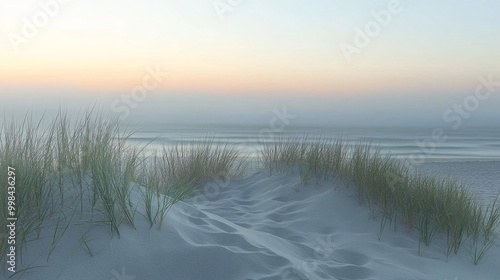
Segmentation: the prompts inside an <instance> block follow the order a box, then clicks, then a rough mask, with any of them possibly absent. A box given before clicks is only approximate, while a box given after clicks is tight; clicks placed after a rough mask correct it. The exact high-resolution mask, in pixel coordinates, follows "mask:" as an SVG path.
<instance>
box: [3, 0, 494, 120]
mask: <svg viewBox="0 0 500 280" xmlns="http://www.w3.org/2000/svg"><path fill="white" fill-rule="evenodd" d="M499 10H500V2H498V1H494V0H480V1H465V0H458V1H457V0H455V1H451V0H444V1H429V0H422V1H409V0H384V1H379V0H376V1H346V0H344V1H339V0H275V1H263V0H261V1H258V0H143V1H137V0H120V1H116V0H100V1H97V0H85V1H83V0H64V1H63V0H36V1H31V0H17V1H7V0H0V36H1V37H0V102H1V103H2V106H1V107H3V108H0V110H4V111H9V110H13V108H16V110H18V108H19V107H22V108H23V109H25V110H32V111H35V110H53V108H54V107H57V106H61V105H62V106H63V107H64V106H69V107H71V106H77V107H78V106H80V107H81V106H82V104H87V103H88V104H92V103H94V104H95V103H96V102H97V103H98V104H100V105H101V106H103V107H104V108H106V109H107V110H110V111H112V112H113V113H116V114H117V115H120V117H123V118H139V117H141V116H143V117H145V116H150V117H151V116H153V118H165V119H167V120H168V121H172V122H175V121H179V122H181V121H182V120H184V121H186V120H189V121H190V122H198V121H199V122H203V121H209V122H218V121H227V120H228V118H230V119H231V121H233V122H236V121H237V120H240V119H241V120H249V119H252V118H257V119H258V118H262V119H265V118H266V117H265V116H267V115H269V114H270V112H271V111H272V110H273V109H276V108H282V107H284V106H288V107H289V108H290V110H294V111H295V112H296V113H297V114H299V115H302V116H304V117H303V118H302V120H303V121H304V123H307V122H315V121H317V120H321V122H324V123H328V122H332V123H333V122H336V121H337V122H339V123H345V124H349V123H353V124H374V125H375V124H384V123H385V124H391V123H393V124H396V123H398V124H401V125H403V124H410V123H414V122H415V120H419V121H420V122H421V123H424V122H432V121H434V122H436V123H437V122H442V121H443V119H445V117H443V115H444V114H445V113H446V112H447V111H448V110H449V109H450V108H452V109H453V108H454V105H455V104H458V105H460V104H462V103H463V102H469V106H468V108H469V109H471V108H473V109H474V110H469V111H474V112H472V113H474V115H475V117H474V118H472V117H467V119H468V120H470V121H471V123H476V124H481V123H484V122H486V121H489V122H493V123H494V122H495V120H496V121H497V123H498V120H500V113H498V112H497V111H498V110H497V108H498V106H497V105H500V101H499V99H500V97H498V92H496V93H495V90H497V89H498V91H500V86H498V83H496V84H495V82H494V81H500V67H498V65H499V62H500V52H498V50H499V49H500V35H498V34H500V23H498V11H499ZM481 77H482V80H485V79H486V80H489V81H490V84H494V85H495V86H494V87H493V90H492V87H491V86H490V87H489V88H488V87H487V86H483V88H484V90H488V89H489V93H491V94H490V95H489V96H488V97H487V98H484V99H479V98H478V97H475V98H476V100H473V98H474V94H475V90H476V88H477V87H478V85H481V82H480V81H481ZM492 81H493V82H492ZM471 96H472V97H471ZM475 101H478V104H479V105H477V106H476V103H475ZM476 107H477V108H476ZM199 112H203V114H204V115H205V117H200V116H201V115H203V114H202V113H199ZM466 113H468V112H466ZM454 114H458V112H455V111H454ZM207 116H210V117H207ZM448 116H449V117H451V115H449V114H448ZM333 118H335V121H334V120H331V119H333ZM415 123H417V122H415Z"/></svg>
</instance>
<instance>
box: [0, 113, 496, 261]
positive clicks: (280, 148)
mask: <svg viewBox="0 0 500 280" xmlns="http://www.w3.org/2000/svg"><path fill="white" fill-rule="evenodd" d="M0 133H1V135H0V182H7V176H8V173H7V170H8V167H13V168H15V170H16V201H15V203H16V216H15V217H16V218H18V223H17V226H18V227H17V229H16V231H17V240H16V245H17V247H18V250H22V248H23V246H25V244H26V241H27V240H28V237H30V238H32V237H33V236H35V237H39V236H40V234H41V232H42V230H44V229H45V228H52V230H53V231H54V233H53V235H54V236H53V238H52V243H51V249H50V252H47V254H48V256H47V259H48V258H49V257H50V254H51V253H52V251H53V250H54V249H55V248H56V247H57V244H58V242H59V241H60V240H61V238H62V237H63V235H64V233H65V232H66V231H67V229H68V228H69V227H70V225H71V223H72V219H73V218H74V217H79V216H80V217H81V216H82V215H85V214H88V213H90V214H91V216H92V217H93V216H94V215H98V216H99V219H104V220H99V221H98V223H100V224H106V225H108V226H109V229H110V233H111V236H113V235H114V234H116V235H117V236H118V237H119V236H120V229H121V227H122V226H123V225H124V224H126V225H128V226H130V227H131V228H135V227H136V222H135V219H136V218H137V213H138V210H139V209H142V210H141V211H139V212H143V213H144V216H145V218H146V219H147V221H148V222H149V225H150V228H152V227H153V226H154V225H156V226H157V227H158V228H159V229H161V227H162V225H163V223H164V220H165V217H166V215H167V213H168V211H169V209H170V208H171V207H172V205H174V204H175V203H176V202H178V201H180V200H182V199H184V198H186V197H188V196H190V195H192V194H193V193H194V192H195V191H196V190H197V186H200V185H201V184H203V183H205V182H207V181H209V180H218V179H223V180H227V179H232V178H238V177H240V176H242V175H243V174H244V172H245V171H246V167H247V161H246V158H245V157H243V156H242V155H241V151H240V150H239V149H238V148H237V147H236V146H232V145H229V144H227V143H223V144H220V143H219V142H216V140H215V139H214V138H209V137H207V138H206V139H205V140H204V141H201V142H199V143H198V144H196V145H186V144H183V143H182V142H181V143H179V144H174V145H171V146H168V147H164V148H163V150H162V151H157V152H156V153H154V154H153V155H150V156H147V155H146V154H145V152H144V148H145V147H135V146H129V145H128V142H127V139H128V138H129V137H130V136H131V135H133V133H134V131H126V130H125V131H124V130H122V129H120V124H119V122H118V120H116V119H114V118H113V117H111V116H104V115H103V114H102V113H99V112H95V111H93V110H90V111H88V112H86V113H84V114H83V115H81V116H79V117H78V118H76V119H75V120H72V119H71V118H69V117H68V116H67V115H66V114H65V113H64V112H59V114H58V116H57V117H56V118H55V119H54V120H53V121H52V122H51V123H50V124H49V125H45V124H42V121H41V120H35V119H34V118H32V117H30V116H27V117H26V118H24V119H23V120H21V121H12V122H11V123H4V124H2V127H1V131H0ZM261 160H262V163H263V165H264V167H265V168H267V169H268V170H270V172H271V173H278V172H284V171H287V170H297V168H298V171H299V173H300V177H301V181H302V184H304V185H306V184H308V182H309V181H310V180H311V179H316V180H319V179H333V180H342V181H343V182H345V183H346V184H347V185H349V186H355V187H356V189H357V193H358V200H359V202H360V203H363V204H368V205H369V207H371V208H372V209H378V210H379V212H380V213H381V215H380V216H381V218H380V221H381V223H380V232H379V238H381V236H382V233H383V230H384V228H385V227H386V225H387V222H389V224H390V225H391V226H393V227H394V229H396V227H397V225H398V224H399V222H400V221H402V222H403V223H404V224H406V226H407V227H408V228H410V229H411V228H415V229H417V230H418V232H419V236H420V242H421V243H422V244H425V245H427V246H429V245H430V243H431V242H432V240H433V239H434V238H435V237H436V236H437V235H444V236H445V237H446V244H447V248H446V252H445V253H446V256H449V255H450V254H451V253H452V252H453V253H457V252H458V251H459V249H460V248H461V247H463V245H464V243H465V242H466V241H469V242H470V250H469V251H470V254H471V256H472V257H473V260H474V263H476V264H477V263H478V262H479V261H480V260H481V259H482V258H483V257H484V254H485V252H486V251H487V250H488V249H489V248H490V247H491V246H492V245H493V242H494V238H495V230H496V228H498V226H499V224H500V208H499V207H498V206H497V204H496V201H494V202H492V203H491V204H490V205H489V206H487V207H484V206H483V205H481V204H480V203H479V202H478V201H477V200H476V199H475V197H474V196H473V195H472V194H470V193H469V192H468V191H467V190H466V189H465V187H464V186H463V185H462V184H460V183H459V182H455V181H453V180H445V179H439V178H434V177H430V176H426V175H425V174H422V173H418V172H415V171H414V170H412V169H411V168H409V167H408V166H407V165H405V163H404V162H403V161H400V160H396V159H394V158H391V157H390V156H385V155H382V154H381V153H380V151H379V150H378V149H376V148H373V147H371V146H370V145H368V144H366V143H359V144H358V145H356V146H354V147H348V146H346V144H345V142H344V141H343V140H342V139H337V140H328V139H319V140H314V139H308V137H296V138H293V139H280V140H279V141H277V142H275V143H272V144H266V145H264V146H263V147H262V155H261ZM134 189H138V190H139V192H140V194H141V198H142V201H141V203H139V204H136V203H134V202H133V201H134V200H133V199H132V194H133V192H134ZM6 196H7V192H0V228H2V232H0V233H4V229H5V228H6V222H7V197H6ZM135 201H136V200H135ZM90 219H91V220H89V221H88V222H89V224H92V223H94V222H95V221H93V218H90ZM89 234H90V232H89V231H87V232H86V233H85V234H84V235H83V236H82V237H81V240H80V241H79V242H81V243H82V244H83V245H85V246H84V247H85V248H86V250H88V252H89V254H90V255H93V253H92V251H91V250H90V247H89V245H88V244H87V240H88V236H89ZM0 239H1V240H0V241H1V242H0V254H1V256H2V257H0V260H2V263H4V262H3V258H4V257H5V255H6V251H7V244H8V243H7V235H5V234H1V235H0Z"/></svg>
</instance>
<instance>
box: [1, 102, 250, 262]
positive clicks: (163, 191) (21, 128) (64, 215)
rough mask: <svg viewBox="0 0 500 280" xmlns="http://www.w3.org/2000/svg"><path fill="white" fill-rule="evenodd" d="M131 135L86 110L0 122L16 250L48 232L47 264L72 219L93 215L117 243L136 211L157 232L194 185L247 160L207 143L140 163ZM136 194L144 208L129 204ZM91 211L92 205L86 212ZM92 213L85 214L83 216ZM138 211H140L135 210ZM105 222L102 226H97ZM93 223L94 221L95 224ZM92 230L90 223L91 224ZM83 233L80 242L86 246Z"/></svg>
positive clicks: (240, 167)
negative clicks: (12, 176) (12, 183)
mask: <svg viewBox="0 0 500 280" xmlns="http://www.w3.org/2000/svg"><path fill="white" fill-rule="evenodd" d="M133 133H134V131H123V130H121V129H120V124H119V122H118V120H117V119H115V118H113V117H110V116H104V115H103V114H102V113H99V112H95V111H92V110H90V111H88V112H86V113H84V114H83V115H81V116H79V117H78V118H76V119H75V120H72V119H71V118H69V117H68V116H67V115H66V114H65V113H64V112H59V114H58V116H57V117H56V118H55V119H54V120H52V122H51V123H50V124H49V125H47V124H45V125H42V119H41V120H35V119H34V118H32V117H29V116H27V117H26V118H25V119H23V120H22V121H12V122H10V123H3V124H2V126H1V131H0V182H7V169H8V167H9V166H10V167H14V168H15V169H16V201H15V203H16V218H18V221H17V228H16V231H17V234H16V239H17V240H16V246H17V249H18V250H19V251H22V250H23V246H26V241H27V240H28V238H30V239H33V236H34V238H35V239H36V238H38V237H40V233H41V232H42V230H44V229H45V228H52V229H53V230H54V233H53V237H52V241H51V248H50V251H49V252H47V259H49V258H50V255H51V253H52V252H53V250H54V249H55V248H56V247H57V244H58V242H59V240H61V238H62V236H63V235H64V233H65V232H66V230H67V229H68V228H69V226H70V225H71V223H72V219H73V218H74V217H78V216H81V215H83V214H88V213H91V215H92V216H96V217H97V216H98V217H99V221H98V223H104V224H107V225H108V226H109V229H110V233H111V234H116V235H117V236H118V237H119V236H120V229H121V228H122V226H124V225H128V226H129V227H131V228H135V227H136V223H135V219H136V217H137V213H138V210H139V209H143V210H145V211H143V212H144V213H146V214H145V216H146V218H147V220H148V221H149V222H150V226H151V227H153V226H154V225H155V224H156V225H157V226H158V228H161V227H162V225H163V222H164V219H165V216H166V214H167V212H168V210H169V209H170V208H171V207H172V205H173V204H174V203H176V202H178V201H180V200H182V199H184V198H186V197H187V196H189V195H191V194H192V192H193V191H194V188H195V187H196V185H198V184H200V183H203V182H204V181H207V180H210V179H212V178H220V177H222V178H223V179H230V178H236V177H238V176H241V175H242V174H243V173H242V172H243V171H244V166H245V160H244V159H243V158H242V157H241V156H240V151H239V150H238V149H236V148H235V147H234V146H231V145H228V144H226V145H222V146H217V145H215V144H214V143H213V140H212V139H209V138H207V139H206V140H205V141H203V142H202V143H200V144H199V145H198V146H195V147H187V146H182V145H181V144H179V145H178V146H174V147H172V148H164V150H163V151H162V152H161V153H157V154H155V155H153V156H146V155H145V152H144V147H142V148H137V147H131V146H130V145H127V139H128V138H129V137H130V136H131V135H133ZM134 188H139V191H140V193H142V199H143V203H140V204H139V205H136V204H134V203H133V202H132V199H131V194H132V191H133V189H134ZM89 204H90V205H89ZM89 208H90V209H89ZM141 212H142V211H141ZM103 217H104V221H102V220H101V219H102V218H103ZM96 219H97V218H96ZM6 222H7V192H6V191H4V192H0V228H1V230H2V231H1V232H0V255H1V257H0V261H2V263H3V264H5V262H3V258H4V257H5V255H6V251H7V244H8V243H7V238H8V236H7V235H6V234H5V230H6V228H7V226H6ZM88 222H89V227H90V228H91V224H95V222H96V221H95V220H94V218H91V220H90V221H88ZM88 236H89V231H87V232H86V233H85V234H84V235H83V236H82V238H81V242H82V245H84V246H85V248H86V250H88V251H89V254H90V255H93V252H92V251H91V250H90V247H89V246H88V244H87V243H86V240H88Z"/></svg>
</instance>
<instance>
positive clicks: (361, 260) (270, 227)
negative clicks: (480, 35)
mask: <svg viewBox="0 0 500 280" xmlns="http://www.w3.org/2000/svg"><path fill="white" fill-rule="evenodd" d="M299 182H300V179H299V176H298V175H295V174H283V175H278V176H269V174H268V173H266V172H258V173H256V174H254V175H252V176H249V177H247V178H244V179H239V180H233V181H231V182H229V183H228V184H227V185H222V186H219V187H215V186H216V185H215V184H213V183H212V184H207V185H206V186H205V187H204V188H202V189H203V191H200V193H199V194H197V195H196V196H195V197H192V198H189V199H187V200H185V201H182V202H179V203H177V204H175V205H174V206H173V208H172V209H171V210H170V212H169V214H168V216H167V218H166V220H165V222H164V225H163V228H162V230H158V229H157V228H156V226H155V227H153V228H152V229H149V224H148V222H147V220H146V218H143V217H142V215H143V212H144V211H143V209H142V203H143V202H142V201H143V200H142V198H141V197H140V190H139V187H137V188H136V189H135V190H134V192H133V195H132V198H133V201H134V202H136V203H137V204H138V205H141V206H140V207H139V208H138V209H137V213H136V221H137V229H133V228H132V227H130V226H129V225H127V224H123V225H122V226H121V228H120V229H121V237H120V238H118V237H117V236H116V235H115V236H114V237H113V238H110V231H109V226H107V225H105V224H102V223H95V224H94V225H93V226H90V225H89V223H88V222H86V221H88V219H89V217H86V216H85V215H81V216H80V214H78V217H76V218H74V219H73V220H72V222H71V227H69V228H68V230H67V231H66V232H65V234H64V235H63V236H62V238H61V240H60V241H59V243H58V245H57V247H56V248H55V250H54V251H53V253H52V254H51V256H50V259H49V261H48V262H47V261H46V258H47V252H48V250H49V249H50V245H51V241H52V236H53V233H54V232H53V231H52V229H51V227H48V228H47V229H44V230H43V231H42V234H41V238H40V239H37V240H34V241H31V242H29V243H28V244H27V246H26V248H25V250H24V251H23V254H22V263H21V264H19V267H18V270H21V269H27V270H25V271H24V273H19V274H17V275H16V276H14V277H12V279H106V280H109V279H113V280H132V279H136V280H142V279H169V280H170V279H171V280H181V279H182V280H184V279H185V280H208V279H214V280H215V279H217V280H223V279H228V280H236V279H238V280H240V279H269V280H270V279H279V280H285V279H287V280H288V279H290V280H291V279H311V280H313V279H339V280H340V279H384V280H386V279H442V280H445V279H449V280H452V279H460V280H462V279H482V280H488V279H499V278H498V277H499V276H498V275H500V267H499V266H498V260H499V259H500V245H499V244H498V243H497V244H495V245H494V247H493V248H492V249H491V250H489V251H488V252H487V254H486V256H485V257H484V259H483V260H482V261H481V263H480V264H479V265H478V266H475V265H474V264H473V262H472V260H471V257H470V256H469V254H468V252H467V249H466V248H467V247H468V246H467V244H466V245H464V248H463V249H462V250H461V251H460V252H459V253H458V255H451V256H450V258H449V259H448V260H447V261H446V257H445V255H444V254H443V250H444V248H445V243H444V242H445V240H444V237H438V238H436V240H435V241H434V242H433V243H432V244H431V246H430V247H425V246H424V245H423V248H422V254H421V256H419V252H418V234H417V232H416V231H414V230H413V231H411V230H410V231H409V230H407V228H406V226H405V225H403V224H399V225H398V230H397V231H393V230H391V229H390V228H389V226H387V227H386V228H385V230H384V232H383V235H382V239H381V240H380V241H379V240H378V238H377V234H378V231H379V228H380V222H379V221H378V220H377V219H376V218H374V217H373V215H376V213H371V212H370V211H369V209H368V208H367V207H366V206H360V205H359V203H358V202H357V200H356V199H355V198H354V196H355V194H354V192H353V190H352V189H348V188H346V187H344V186H341V185H337V187H336V188H333V187H332V184H331V182H323V183H321V182H320V183H319V184H315V183H314V182H312V183H310V184H309V185H305V186H304V185H302V186H299ZM94 217H96V216H95V215H94ZM83 241H85V242H83ZM85 244H86V245H85ZM87 245H88V247H89V248H90V249H91V252H92V254H93V255H94V256H90V254H89V252H88V250H86V246H87Z"/></svg>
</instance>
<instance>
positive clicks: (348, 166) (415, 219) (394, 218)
mask: <svg viewBox="0 0 500 280" xmlns="http://www.w3.org/2000/svg"><path fill="white" fill-rule="evenodd" d="M261 154H262V163H263V165H264V167H265V168H267V169H268V170H270V172H271V173H274V172H282V171H285V170H290V169H292V168H295V167H296V166H298V167H299V170H300V175H301V178H302V182H303V183H307V181H308V180H309V179H310V178H311V177H312V176H315V177H316V178H317V177H318V176H325V174H329V175H330V176H332V177H333V178H334V179H336V180H337V179H341V180H343V181H344V182H346V183H347V185H352V186H355V187H356V189H357V193H358V200H359V201H360V203H366V204H368V205H370V207H377V208H378V209H379V210H380V213H381V224H380V232H379V239H380V238H381V235H382V232H383V230H384V227H385V226H386V224H387V223H386V222H387V221H389V223H390V224H391V225H393V226H394V228H396V226H397V224H398V222H399V221H402V222H403V223H404V224H406V226H407V227H408V228H410V229H411V228H416V229H417V230H418V232H419V236H420V242H421V243H423V244H425V245H427V246H429V245H430V243H431V241H432V240H433V238H434V237H435V236H436V235H437V234H442V235H444V236H445V238H446V250H445V254H446V257H448V256H449V255H450V254H451V253H452V252H453V253H455V254H456V253H458V251H459V249H460V248H462V247H463V245H464V243H465V242H466V241H468V243H469V244H470V246H469V251H470V252H471V256H472V258H473V261H474V263H475V264H477V263H478V262H479V261H480V260H481V258H482V257H483V256H484V253H485V252H486V251H487V250H488V249H489V248H490V247H491V246H492V245H493V242H494V241H493V240H494V238H495V230H496V229H497V228H498V227H499V225H500V208H499V207H498V206H497V204H496V201H493V202H492V203H491V204H490V205H488V206H486V207H485V206H483V205H482V204H481V203H479V202H478V201H477V199H476V197H474V195H473V194H471V193H470V192H469V191H468V190H467V189H466V188H465V187H464V185H463V184H461V183H460V182H457V181H454V180H451V179H440V178H435V177H432V176H428V175H426V174H423V173H420V172H417V171H414V170H413V169H411V168H410V167H409V166H407V165H406V164H405V162H404V161H401V160H398V159H395V158H392V157H390V156H387V155H382V154H381V153H380V151H379V150H378V149H377V148H373V147H371V146H370V145H369V144H367V143H358V144H357V145H355V146H354V147H347V146H346V144H345V142H343V141H342V140H319V141H315V142H314V141H308V139H307V137H302V138H294V139H279V140H278V141H277V142H276V143H271V144H266V145H265V146H264V147H263V148H262V153H261ZM327 176H328V175H327Z"/></svg>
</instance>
